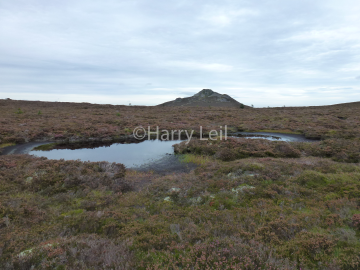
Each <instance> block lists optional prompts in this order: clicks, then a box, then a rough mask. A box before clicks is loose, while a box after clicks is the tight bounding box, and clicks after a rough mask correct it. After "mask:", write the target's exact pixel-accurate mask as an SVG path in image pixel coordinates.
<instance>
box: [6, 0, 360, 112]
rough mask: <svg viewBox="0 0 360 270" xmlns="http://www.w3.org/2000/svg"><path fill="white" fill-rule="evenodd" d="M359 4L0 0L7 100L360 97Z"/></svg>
mask: <svg viewBox="0 0 360 270" xmlns="http://www.w3.org/2000/svg"><path fill="white" fill-rule="evenodd" d="M359 14H360V3H359V1H358V0H342V1H338V0H317V1H313V0H311V1H309V0H292V1H289V0H272V1H270V0H257V1H243V0H234V1H232V0H223V1H213V0H206V1H204V0H197V1H193V0H192V1H188V0H167V1H161V0H159V1H149V0H131V1H124V0H104V1H95V0H62V1H49V0H11V1H0V99H4V98H11V99H18V100H42V101H70V102H90V103H101V104H125V105H128V104H129V103H131V104H132V105H157V104H160V103H163V102H166V101H169V100H173V99H175V98H178V97H188V96H191V95H193V94H195V93H197V92H199V91H200V90H202V89H204V88H207V89H212V90H214V91H216V92H219V93H222V94H228V95H230V96H232V97H233V98H235V99H236V100H238V101H239V102H242V103H244V104H247V105H251V104H253V105H254V106H255V107H267V106H270V107H272V106H284V105H286V106H308V105H329V104H337V103H344V102H355V101H360V16H359Z"/></svg>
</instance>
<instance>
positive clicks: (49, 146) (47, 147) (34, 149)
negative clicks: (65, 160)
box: [32, 143, 57, 151]
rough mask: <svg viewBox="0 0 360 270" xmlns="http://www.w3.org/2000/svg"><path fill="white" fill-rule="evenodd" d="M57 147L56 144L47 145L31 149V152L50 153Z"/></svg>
mask: <svg viewBox="0 0 360 270" xmlns="http://www.w3.org/2000/svg"><path fill="white" fill-rule="evenodd" d="M56 145H57V143H48V144H43V145H39V146H36V147H34V148H33V149H32V151H50V150H52V149H54V147H55V146H56Z"/></svg>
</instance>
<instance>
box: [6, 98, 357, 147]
mask: <svg viewBox="0 0 360 270" xmlns="http://www.w3.org/2000/svg"><path fill="white" fill-rule="evenodd" d="M224 125H227V126H228V128H229V131H230V132H236V131H258V130H263V131H268V130H271V131H280V132H281V131H282V132H290V133H291V132H293V133H294V132H295V133H302V134H305V135H306V136H307V137H314V138H334V137H335V138H354V137H359V135H360V103H348V104H342V105H341V104H340V105H334V106H320V107H299V108H294V107H293V108H291V107H289V108H286V107H283V108H269V109H266V108H262V109H254V108H244V109H241V108H212V107H161V106H157V107H145V106H120V105H118V106H116V105H97V104H88V103H65V102H40V101H16V100H0V144H3V145H4V144H9V143H22V142H27V141H35V140H50V141H52V140H70V141H82V140H114V139H119V138H122V137H123V136H127V135H130V134H132V132H133V129H134V128H135V127H137V126H143V127H145V128H147V127H148V126H150V127H151V128H152V129H153V130H155V128H156V126H159V128H160V130H161V129H167V130H178V129H182V130H191V129H193V130H195V131H197V132H199V126H202V127H203V130H204V131H210V130H212V129H216V130H219V129H220V126H223V127H224Z"/></svg>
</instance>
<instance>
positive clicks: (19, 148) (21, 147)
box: [0, 141, 53, 155]
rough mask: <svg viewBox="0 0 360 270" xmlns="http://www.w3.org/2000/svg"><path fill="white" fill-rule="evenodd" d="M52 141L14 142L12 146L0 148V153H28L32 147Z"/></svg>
mask: <svg viewBox="0 0 360 270" xmlns="http://www.w3.org/2000/svg"><path fill="white" fill-rule="evenodd" d="M49 143H53V142H49V141H44V142H29V143H23V144H16V145H12V146H7V147H4V148H2V149H0V155H11V154H28V153H29V152H30V151H31V150H32V149H33V148H35V147H38V146H40V145H45V144H49Z"/></svg>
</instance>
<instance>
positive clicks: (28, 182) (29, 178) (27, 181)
mask: <svg viewBox="0 0 360 270" xmlns="http://www.w3.org/2000/svg"><path fill="white" fill-rule="evenodd" d="M32 180H33V177H31V176H29V177H27V178H26V179H25V183H26V184H31V183H32Z"/></svg>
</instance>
